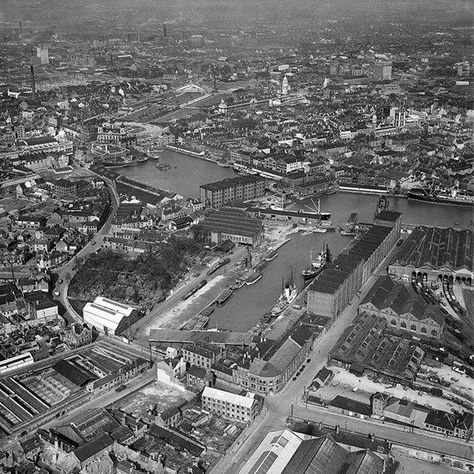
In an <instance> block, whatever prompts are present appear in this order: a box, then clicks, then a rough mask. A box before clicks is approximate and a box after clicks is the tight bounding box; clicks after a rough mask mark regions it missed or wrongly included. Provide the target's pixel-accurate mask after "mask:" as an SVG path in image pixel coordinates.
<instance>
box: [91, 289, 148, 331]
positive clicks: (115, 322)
mask: <svg viewBox="0 0 474 474" xmlns="http://www.w3.org/2000/svg"><path fill="white" fill-rule="evenodd" d="M138 317H139V312H138V311H137V310H136V309H134V308H132V307H131V306H127V305H124V304H122V303H117V302H116V301H112V300H109V299H108V298H103V297H102V296H98V297H97V298H96V299H95V300H94V302H93V303H87V304H86V305H85V306H84V321H85V322H86V323H87V324H89V325H90V326H93V327H95V328H96V329H97V330H98V331H101V332H104V333H106V334H109V333H110V334H115V335H118V334H120V333H121V332H123V331H124V330H125V329H126V327H129V326H130V325H131V324H133V321H134V320H138Z"/></svg>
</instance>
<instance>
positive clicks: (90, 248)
mask: <svg viewBox="0 0 474 474" xmlns="http://www.w3.org/2000/svg"><path fill="white" fill-rule="evenodd" d="M103 179H104V181H105V182H106V185H107V186H108V188H109V191H110V192H111V194H112V197H113V199H112V209H111V211H110V214H109V216H108V218H107V220H106V221H105V223H104V225H103V226H102V227H101V228H100V230H99V231H98V232H97V234H96V235H94V238H93V239H92V240H91V241H90V242H88V243H87V244H86V245H85V246H84V247H83V248H82V249H81V250H80V251H79V252H78V253H77V254H76V255H75V256H74V257H73V258H72V259H71V260H69V261H68V262H67V263H65V264H64V265H62V266H61V267H60V268H58V269H56V273H57V274H58V280H57V282H56V287H55V288H54V292H55V293H56V292H59V296H58V297H57V299H58V300H59V301H60V302H61V303H62V304H63V305H64V307H65V308H66V310H67V311H68V313H69V314H70V315H71V317H72V318H73V319H74V320H75V321H76V322H80V323H82V322H83V320H82V318H81V317H80V316H79V314H77V312H76V310H75V309H74V308H73V307H72V305H71V304H70V303H69V300H68V297H67V294H68V288H69V282H70V280H71V279H72V277H73V276H74V274H75V273H76V271H77V268H75V264H76V260H77V259H80V258H84V257H87V256H88V255H90V254H91V253H92V252H95V251H96V250H97V249H99V248H100V247H101V246H102V243H103V241H104V237H105V236H106V235H107V234H108V232H109V230H110V226H111V225H112V220H113V219H114V217H115V213H116V211H117V208H118V206H119V202H120V200H119V196H118V194H117V191H116V189H115V186H114V185H113V184H112V182H111V181H109V180H108V179H105V178H103Z"/></svg>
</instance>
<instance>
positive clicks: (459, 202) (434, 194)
mask: <svg viewBox="0 0 474 474" xmlns="http://www.w3.org/2000/svg"><path fill="white" fill-rule="evenodd" d="M407 197H408V199H415V200H417V201H424V202H428V203H432V204H451V205H454V206H474V196H468V195H467V194H459V193H458V192H457V191H456V190H453V191H452V192H451V193H447V192H441V191H434V190H432V189H427V188H413V189H411V190H410V191H408V193H407Z"/></svg>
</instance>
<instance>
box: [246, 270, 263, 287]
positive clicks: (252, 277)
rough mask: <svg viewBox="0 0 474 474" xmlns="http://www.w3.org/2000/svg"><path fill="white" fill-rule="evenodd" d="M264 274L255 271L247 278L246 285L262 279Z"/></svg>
mask: <svg viewBox="0 0 474 474" xmlns="http://www.w3.org/2000/svg"><path fill="white" fill-rule="evenodd" d="M262 276H263V275H262V274H261V273H254V274H252V275H250V276H249V277H248V278H247V279H246V280H245V284H246V285H253V284H254V283H257V281H258V280H260V279H261V278H262Z"/></svg>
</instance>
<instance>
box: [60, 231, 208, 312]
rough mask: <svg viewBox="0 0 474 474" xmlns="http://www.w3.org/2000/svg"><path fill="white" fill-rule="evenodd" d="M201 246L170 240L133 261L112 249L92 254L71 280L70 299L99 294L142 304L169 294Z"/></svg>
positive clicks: (184, 241)
mask: <svg viewBox="0 0 474 474" xmlns="http://www.w3.org/2000/svg"><path fill="white" fill-rule="evenodd" d="M199 249H200V247H199V246H198V244H196V243H195V242H194V241H192V240H190V239H173V240H172V241H171V242H169V243H167V244H162V245H160V246H159V247H157V248H154V249H153V251H150V252H145V253H143V254H141V255H139V256H137V257H136V258H130V256H129V255H127V254H124V253H122V252H116V251H113V250H103V251H101V252H98V253H94V254H92V255H90V256H89V258H88V259H87V260H86V261H85V262H84V263H83V264H82V266H81V267H80V268H79V271H78V272H77V273H76V275H75V276H74V278H73V279H72V281H71V284H70V287H69V294H70V295H71V296H72V297H77V298H86V299H92V298H95V297H96V296H98V295H102V296H106V297H109V298H112V299H116V300H122V301H128V302H131V303H135V304H143V303H144V300H145V299H147V300H151V299H153V298H154V297H160V296H161V295H162V294H163V293H165V292H167V291H169V290H170V289H171V288H172V287H173V286H174V285H175V284H176V282H177V281H178V279H179V278H180V277H181V276H182V275H183V273H184V272H185V271H186V268H187V266H188V263H189V261H190V260H191V259H192V257H193V256H194V255H195V254H196V253H197V251H199Z"/></svg>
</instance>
